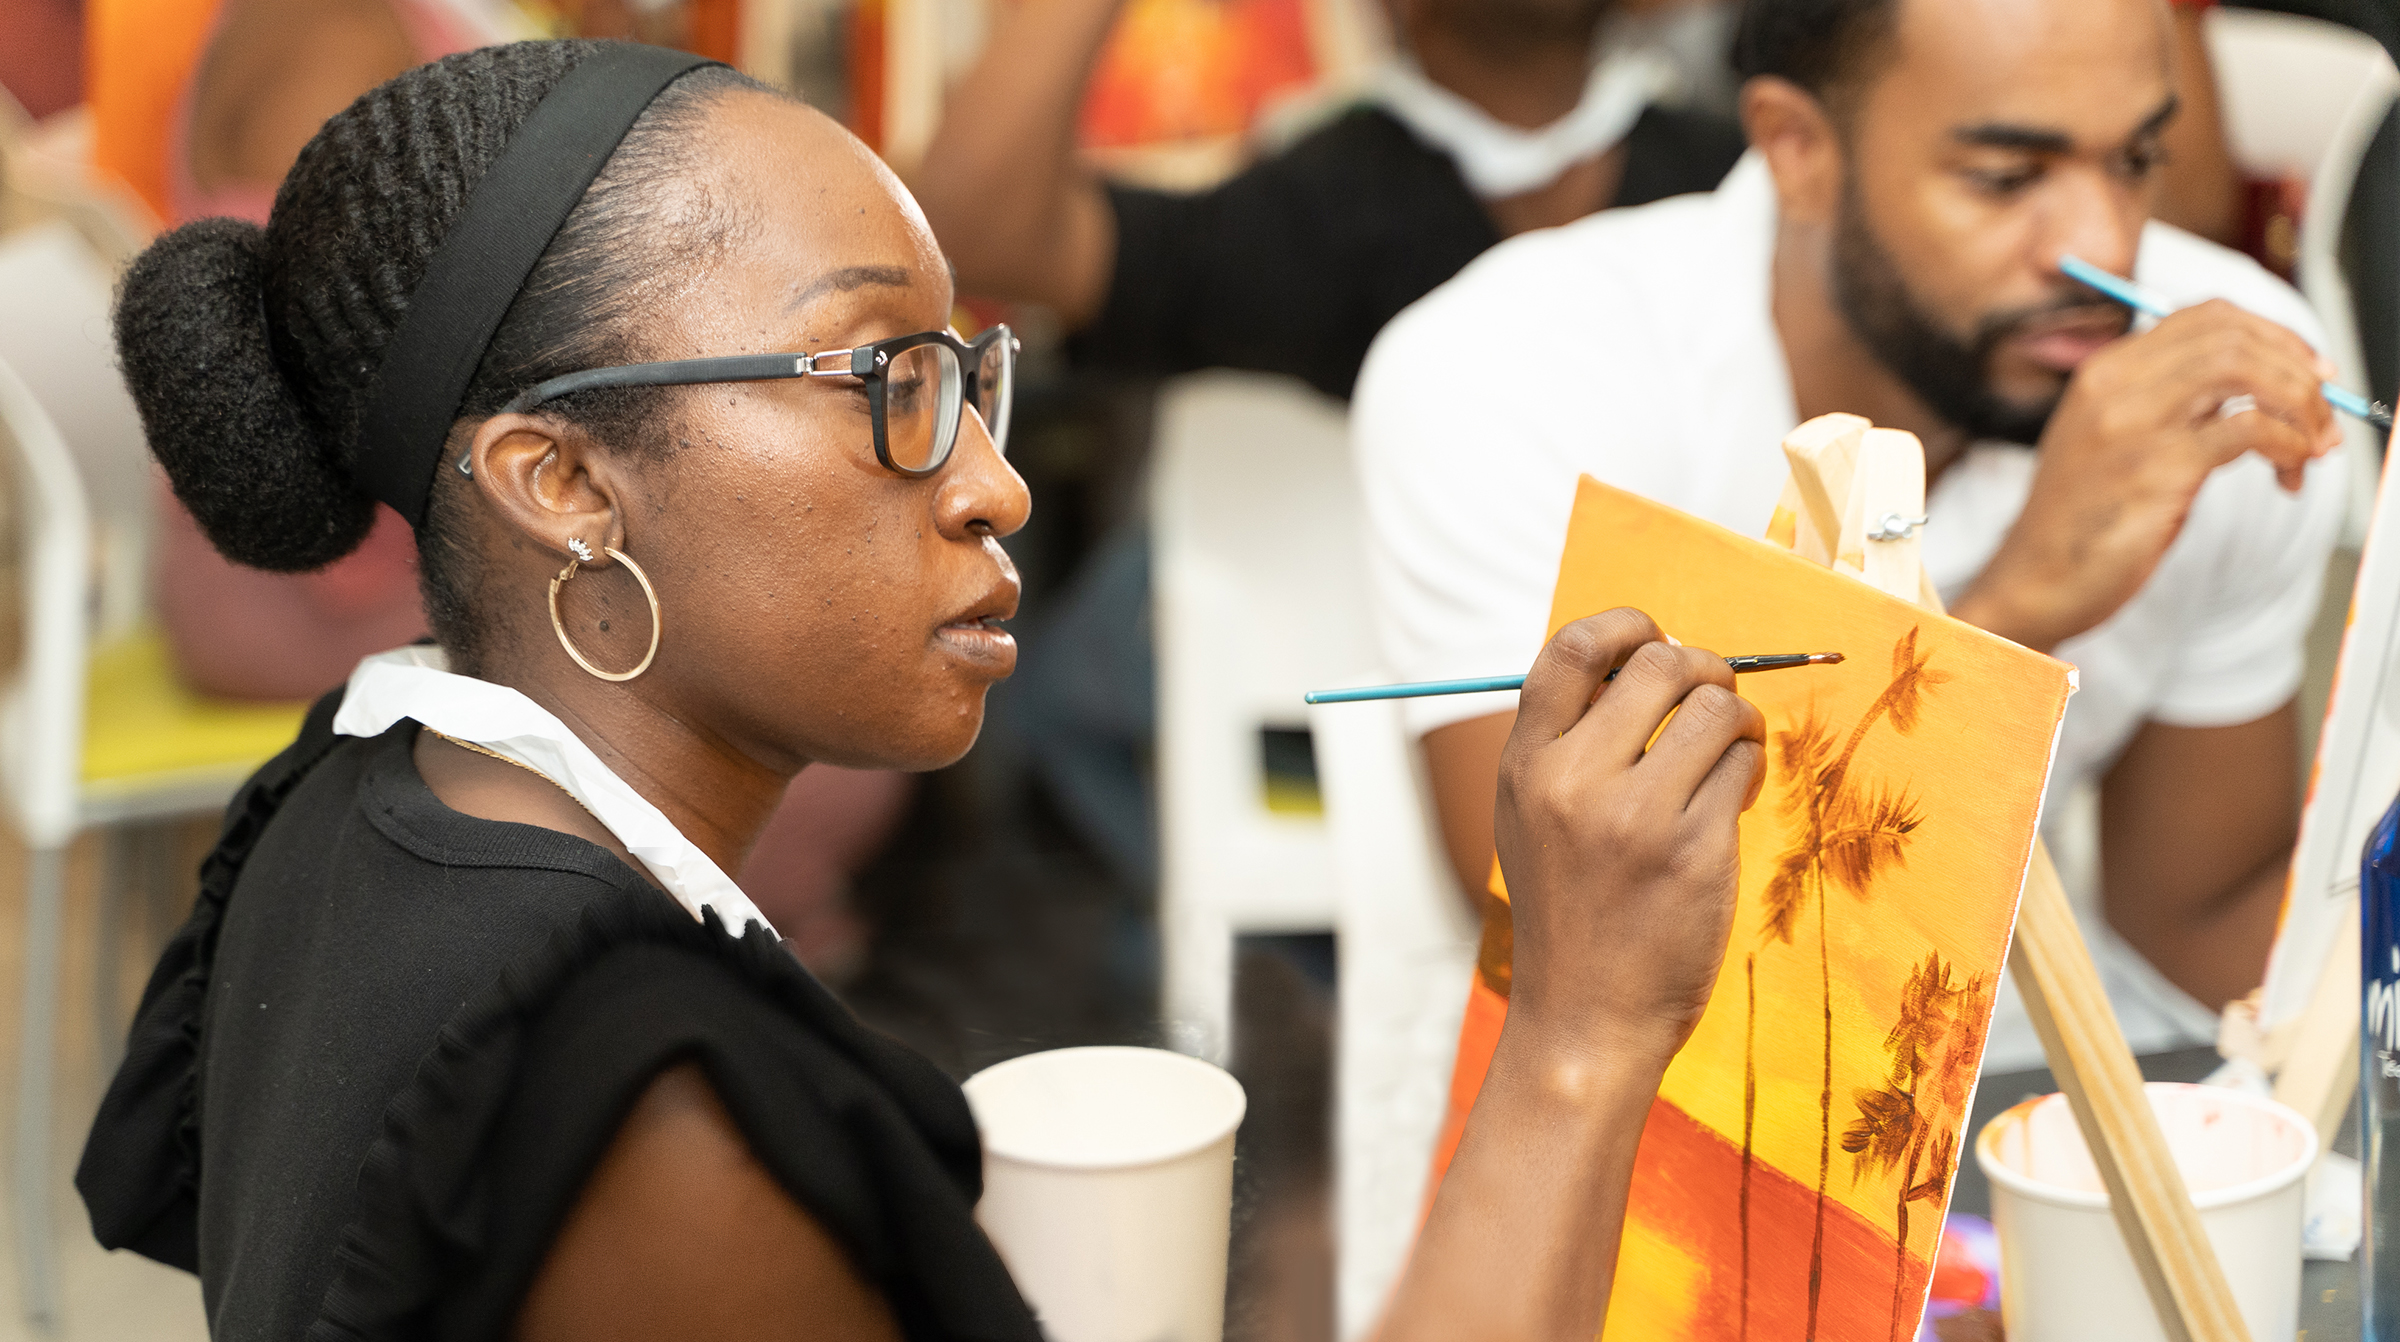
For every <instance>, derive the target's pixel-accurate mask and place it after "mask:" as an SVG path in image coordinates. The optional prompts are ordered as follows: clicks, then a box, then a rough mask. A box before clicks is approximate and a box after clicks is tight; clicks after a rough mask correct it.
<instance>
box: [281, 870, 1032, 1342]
mask: <svg viewBox="0 0 2400 1342" xmlns="http://www.w3.org/2000/svg"><path fill="white" fill-rule="evenodd" d="M684 1063H693V1064H697V1066H698V1067H699V1068H700V1070H701V1071H702V1072H704V1073H705V1075H706V1078H707V1081H708V1082H709V1084H710V1086H711V1088H713V1090H714V1091H715V1093H716V1095H717V1096H718V1098H719V1099H720V1100H721V1101H722V1103H723V1106H724V1108H725V1110H726V1112H727V1113H728V1114H729V1115H730V1116H731V1118H732V1120H733V1122H734V1124H735V1125H736V1126H737V1127H738V1128H739V1129H740V1132H741V1134H742V1136H743V1138H744V1139H745V1140H746V1141H747V1143H748V1145H749V1147H750V1149H751V1151H752V1153H753V1154H755V1156H756V1157H757V1159H758V1160H759V1162H760V1164H761V1165H763V1166H764V1167H765V1168H766V1170H767V1171H768V1172H769V1173H770V1174H771V1175H772V1176H773V1178H774V1180H775V1182H776V1183H777V1184H779V1185H780V1186H781V1187H782V1189H783V1190H784V1191H785V1192H786V1193H787V1194H788V1195H789V1196H790V1197H791V1198H792V1200H793V1201H794V1202H796V1203H797V1204H799V1205H800V1206H801V1207H802V1208H804V1209H805V1210H806V1211H807V1212H808V1213H809V1214H810V1215H811V1216H813V1217H814V1218H815V1220H816V1221H817V1222H818V1223H820V1224H822V1225H823V1226H824V1228H825V1229H826V1230H827V1231H828V1232H829V1233H830V1234H831V1236H832V1237H833V1238H834V1240H836V1241H837V1242H838V1243H840V1245H841V1246H842V1248H843V1249H844V1250H845V1251H846V1252H847V1253H848V1255H849V1256H850V1258H851V1260H852V1262H853V1263H854V1264H855V1265H856V1267H857V1269H858V1271H859V1273H860V1275H861V1276H863V1277H864V1278H865V1279H866V1280H867V1281H869V1282H871V1283H873V1284H874V1285H875V1286H877V1287H878V1288H879V1289H880V1290H881V1292H882V1293H883V1295H884V1297H885V1298H886V1299H887V1300H889V1301H891V1302H892V1304H893V1307H894V1309H895V1312H896V1313H897V1314H898V1316H899V1318H900V1321H901V1324H902V1328H903V1331H904V1333H906V1334H907V1335H908V1336H910V1337H980V1338H998V1337H1023V1338H1031V1337H1033V1336H1035V1335H1036V1334H1035V1333H1034V1331H1033V1325H1032V1323H1031V1321H1030V1317H1029V1316H1028V1315H1027V1314H1026V1312H1025V1309H1024V1306H1023V1304H1022V1302H1021V1301H1020V1300H1019V1298H1018V1296H1017V1294H1016V1291H1015V1288H1014V1286H1013V1285H1012V1284H1011V1283H1010V1281H1009V1278H1008V1275H1007V1272H1006V1270H1005V1269H1004V1268H1003V1267H1002V1266H1001V1265H1000V1262H999V1260H998V1258H997V1257H996V1256H995V1255H994V1254H993V1253H992V1251H991V1248H990V1245H989V1243H988V1241H986V1240H985V1239H984V1238H983V1235H982V1233H981V1231H980V1230H978V1229H977V1228H976V1226H975V1224H974V1220H973V1207H974V1203H975V1200H976V1198H977V1196H978V1195H979V1193H980V1189H981V1155H980V1151H979V1147H978V1143H977V1139H976V1134H975V1127H974V1122H973V1120H972V1118H971V1117H970V1115H969V1114H968V1112H967V1109H966V1105H965V1101H964V1099H963V1097H962V1096H961V1095H960V1093H959V1090H958V1088H957V1086H956V1085H955V1084H953V1083H952V1082H951V1081H950V1080H949V1079H948V1078H947V1077H945V1076H943V1075H942V1074H941V1073H940V1072H939V1071H938V1070H937V1069H935V1068H934V1067H933V1066H932V1064H930V1063H928V1062H926V1061H925V1060H924V1059H922V1058H920V1057H918V1056H917V1055H915V1054H913V1053H911V1052H910V1051H908V1050H907V1049H906V1048H904V1047H902V1046H901V1045H899V1044H898V1043H896V1042H894V1041H892V1040H889V1039H887V1038H885V1037H884V1036H882V1035H880V1034H877V1033H876V1032H874V1031H872V1030H870V1029H868V1028H867V1027H866V1026H864V1025H863V1024H861V1023H860V1022H859V1021H858V1020H857V1019H856V1018H855V1017H853V1016H852V1015H851V1014H850V1013H849V1011H848V1010H847V1009H846V1008H845V1007H843V1006H842V1005H841V1004H840V1003H839V1002H838V1001H836V1000H835V999H834V998H833V997H832V995H831V994H830V993H828V992H827V991H826V990H825V989H824V988H823V987H822V986H821V985H819V984H818V983H817V982H816V981H815V980H814V979H813V978H811V977H810V976H809V975H808V973H807V972H806V971H805V970H803V969H802V968H801V967H800V966H799V964H798V962H797V961H795V960H793V958H792V957H791V955H790V953H789V952H788V950H786V949H785V948H784V947H783V946H782V944H781V943H780V942H778V941H776V940H775V939H774V938H773V937H772V936H771V935H770V934H768V933H766V932H765V931H763V930H761V929H758V928H755V927H754V928H752V929H750V931H749V934H748V935H746V936H744V937H741V938H735V937H733V936H731V935H729V934H728V933H726V932H725V930H724V929H723V927H722V926H721V925H720V924H719V923H718V922H717V921H716V920H715V919H714V918H713V917H712V918H710V919H709V920H708V921H706V922H705V923H703V922H695V921H694V920H693V919H692V918H691V917H690V916H689V915H687V914H685V913H684V912H683V911H682V910H680V909H678V908H676V907H674V906H673V905H671V904H668V903H666V902H665V901H656V902H611V903H607V904H602V905H596V906H594V907H592V908H590V909H587V910H585V911H584V913H583V914H582V916H581V917H579V918H578V919H577V920H576V922H575V924H574V925H573V926H572V927H569V928H565V929H562V930H561V931H560V932H559V933H558V934H557V935H555V936H553V937H552V938H551V939H550V941H549V943H548V944H547V945H546V946H545V947H543V949H542V950H541V951H540V952H539V953H538V954H535V955H533V956H529V957H527V958H525V959H524V960H522V961H520V962H519V963H518V964H516V965H514V966H512V967H511V969H510V970H509V971H508V972H507V973H505V974H504V975H503V976H502V977H501V980H500V981H499V982H498V983H497V984H495V985H494V987H493V988H492V990H491V991H489V992H487V993H485V994H484V995H483V996H482V997H480V998H479V999H477V1000H476V1001H474V1002H471V1003H470V1004H469V1005H468V1006H467V1007H466V1008H465V1009H464V1010H462V1011H461V1012H460V1013H459V1014H458V1016H457V1017H456V1018H455V1019H454V1021H453V1023H452V1024H451V1026H450V1027H449V1028H447V1029H445V1030H444V1031H443V1032H442V1034H441V1036H440V1039H439V1041H438V1043H437V1044H436V1045H435V1047H434V1049H433V1050H432V1051H431V1052H430V1053H429V1054H428V1055H427V1056H426V1058H425V1059H424V1061H423V1062H422V1063H421V1064H420V1066H419V1068H418V1071H417V1075H416V1077H415V1079H414V1081H413V1082H412V1083H411V1084H410V1085H409V1086H408V1087H406V1088H405V1089H404V1090H403V1091H402V1092H401V1093H400V1094H399V1095H398V1096H396V1097H395V1098H394V1099H393V1101H392V1103H391V1105H390V1107H389V1108H388V1109H387V1111H386V1118H385V1123H384V1130H383V1133H382V1135H381V1137H380V1138H378V1140H377V1141H376V1142H375V1144H374V1145H373V1147H372V1148H371V1149H370V1150H369V1152H368V1154H367V1157H366V1161H365V1163H364V1166H363V1168H362V1170H361V1173H360V1178H359V1185H358V1193H359V1214H358V1219H357V1220H356V1221H355V1222H354V1223H353V1224H352V1225H351V1226H350V1227H349V1229H348V1231H347V1232H346V1234H345V1236H344V1244H343V1247H342V1251H341V1255H340V1263H341V1266H340V1270H339V1273H338V1275H337V1276H336V1278H335V1280H334V1283H333V1286H332V1288H331V1289H330V1290H329V1291H328V1293H327V1295H326V1299H325V1303H324V1309H323V1313H322V1315H321V1316H320V1318H319V1320H318V1322H317V1325H316V1327H315V1328H314V1330H312V1332H311V1334H310V1335H311V1337H312V1338H317V1339H361V1338H387V1337H403V1336H421V1335H441V1336H445V1337H448V1336H464V1337H474V1336H484V1337H499V1336H501V1335H503V1334H505V1333H506V1331H507V1329H508V1326H509V1323H510V1321H511V1320H512V1319H513V1318H514V1317H515V1315H516V1312H517V1309H518V1306H519V1305H520V1303H521V1302H522V1301H523V1299H524V1298H525V1294H526V1292H527V1290H528V1289H529V1288H530V1287H531V1285H532V1284H533V1282H534V1280H535V1277H536V1275H537V1273H538V1272H539V1270H540V1268H541V1266H542V1263H543V1260H544V1256H545V1255H546V1253H547V1252H548V1250H549V1247H550V1245H551V1243H552V1241H553V1240H554V1239H555V1238H556V1237H557V1235H558V1232H559V1229H560V1227H561V1225H562V1224H563V1223H564V1222H565V1220H566V1217H567V1214H568V1213H569V1211H570V1210H572V1209H573V1207H574V1206H575V1205H576V1200H577V1198H578V1196H579V1195H580V1194H581V1192H582V1190H583V1188H584V1186H585V1184H586V1182H587V1180H588V1179H589V1178H590V1177H591V1174H592V1172H593V1170H594V1168H595V1167H596V1166H597V1165H598V1164H599V1162H600V1160H601V1158H602V1156H603V1154H604V1153H605V1152H606V1151H607V1150H608V1148H609V1145H610V1143H611V1141H612V1140H613V1139H614V1138H615V1136H616V1135H617V1133H618V1130H619V1128H620V1126H621V1125H622V1124H623V1123H624V1121H625V1118H626V1115H627V1114H628V1113H629V1112H631V1111H632V1110H633V1109H634V1107H635V1104H636V1102H637V1101H638V1100H639V1099H640V1098H641V1096H642V1095H643V1093H644V1092H645V1091H646V1090H647V1089H648V1088H649V1087H650V1085H651V1083H652V1082H653V1081H654V1080H655V1079H656V1078H657V1077H659V1075H660V1074H661V1073H663V1072H665V1071H667V1070H668V1069H669V1068H671V1067H675V1066H677V1065H679V1064H684Z"/></svg>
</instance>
